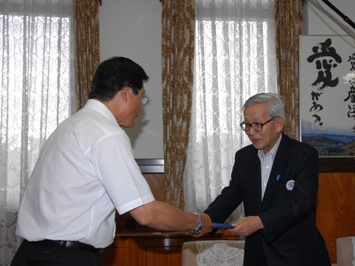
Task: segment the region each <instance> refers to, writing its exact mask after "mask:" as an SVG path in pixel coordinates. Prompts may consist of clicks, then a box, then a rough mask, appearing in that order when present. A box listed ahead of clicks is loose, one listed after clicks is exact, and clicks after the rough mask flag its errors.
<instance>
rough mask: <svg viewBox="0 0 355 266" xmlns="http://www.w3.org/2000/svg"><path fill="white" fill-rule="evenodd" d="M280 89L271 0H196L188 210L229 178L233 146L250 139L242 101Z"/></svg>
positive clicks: (207, 199) (205, 203)
mask: <svg viewBox="0 0 355 266" xmlns="http://www.w3.org/2000/svg"><path fill="white" fill-rule="evenodd" d="M276 90H277V86H276V66H275V46H274V26H273V1H268V0H250V1H228V0H227V1H213V0H210V1H203V0H197V1H196V31H195V81H194V92H193V107H192V109H193V110H192V118H191V128H190V143H189V149H188V158H187V165H186V169H185V172H184V194H185V210H187V211H196V210H197V211H203V210H204V209H205V208H206V207H207V206H208V204H209V203H210V202H211V201H213V200H214V199H215V198H216V196H217V195H218V194H219V193H220V192H221V190H222V188H223V187H225V186H227V185H228V184H229V180H230V175H231V171H232V167H233V164H234V154H235V152H236V151H237V150H238V149H240V148H242V147H244V146H246V145H248V144H250V141H249V139H248V138H247V136H246V135H245V134H244V132H242V130H241V129H240V127H239V124H240V122H242V121H243V112H242V106H243V104H244V102H245V101H246V100H247V99H248V98H249V97H250V96H252V95H254V94H256V93H259V92H266V91H268V92H276ZM238 215H239V214H238Z"/></svg>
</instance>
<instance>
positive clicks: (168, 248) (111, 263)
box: [102, 231, 236, 266]
mask: <svg viewBox="0 0 355 266" xmlns="http://www.w3.org/2000/svg"><path fill="white" fill-rule="evenodd" d="M199 239H200V240H206V239H229V240H231V239H236V236H235V235H232V234H228V233H227V232H218V233H217V234H216V236H215V237H213V238H211V237H206V236H205V237H202V238H199ZM194 240H196V238H194V237H192V236H190V235H189V234H188V233H183V232H154V231H151V232H143V231H142V232H139V231H136V232H130V231H125V232H118V233H117V235H116V238H115V241H114V243H113V244H112V245H111V246H109V247H108V248H106V249H105V250H104V252H103V254H102V264H103V266H119V265H127V266H181V263H182V260H181V246H182V244H183V243H184V242H186V241H194Z"/></svg>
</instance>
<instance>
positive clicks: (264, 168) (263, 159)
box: [258, 134, 282, 199]
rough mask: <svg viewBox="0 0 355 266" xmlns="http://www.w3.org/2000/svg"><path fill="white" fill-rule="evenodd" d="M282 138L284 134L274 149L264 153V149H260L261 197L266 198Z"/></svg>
mask: <svg viewBox="0 0 355 266" xmlns="http://www.w3.org/2000/svg"><path fill="white" fill-rule="evenodd" d="M281 138H282V134H281V135H280V137H279V139H278V141H277V142H276V144H275V145H274V147H272V149H271V150H270V151H269V152H268V153H267V154H264V152H263V151H262V150H259V151H258V156H259V159H260V163H261V198H262V199H263V198H264V194H265V190H266V186H267V182H268V181H269V177H270V172H271V168H272V165H273V163H274V159H275V156H276V152H277V149H278V148H279V146H280V142H281Z"/></svg>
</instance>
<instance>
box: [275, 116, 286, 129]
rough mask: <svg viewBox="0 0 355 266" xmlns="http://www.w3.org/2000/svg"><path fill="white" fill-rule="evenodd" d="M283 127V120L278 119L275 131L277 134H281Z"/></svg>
mask: <svg viewBox="0 0 355 266" xmlns="http://www.w3.org/2000/svg"><path fill="white" fill-rule="evenodd" d="M284 125H285V119H283V118H282V117H279V118H277V119H276V130H277V132H282V131H283V128H284Z"/></svg>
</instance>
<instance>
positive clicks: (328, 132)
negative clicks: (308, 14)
mask: <svg viewBox="0 0 355 266" xmlns="http://www.w3.org/2000/svg"><path fill="white" fill-rule="evenodd" d="M299 61H300V75H299V77H300V82H299V84H300V120H301V121H300V122H301V123H300V125H301V126H300V130H301V132H300V136H301V141H302V142H305V143H308V144H309V145H311V146H313V147H314V148H316V149H317V150H318V152H319V155H320V156H331V157H333V156H335V157H337V156H342V157H344V156H345V157H347V156H355V83H354V84H351V83H344V79H343V77H345V76H346V75H347V74H348V73H355V43H354V40H353V39H352V38H351V37H349V36H301V37H300V60H299Z"/></svg>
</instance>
